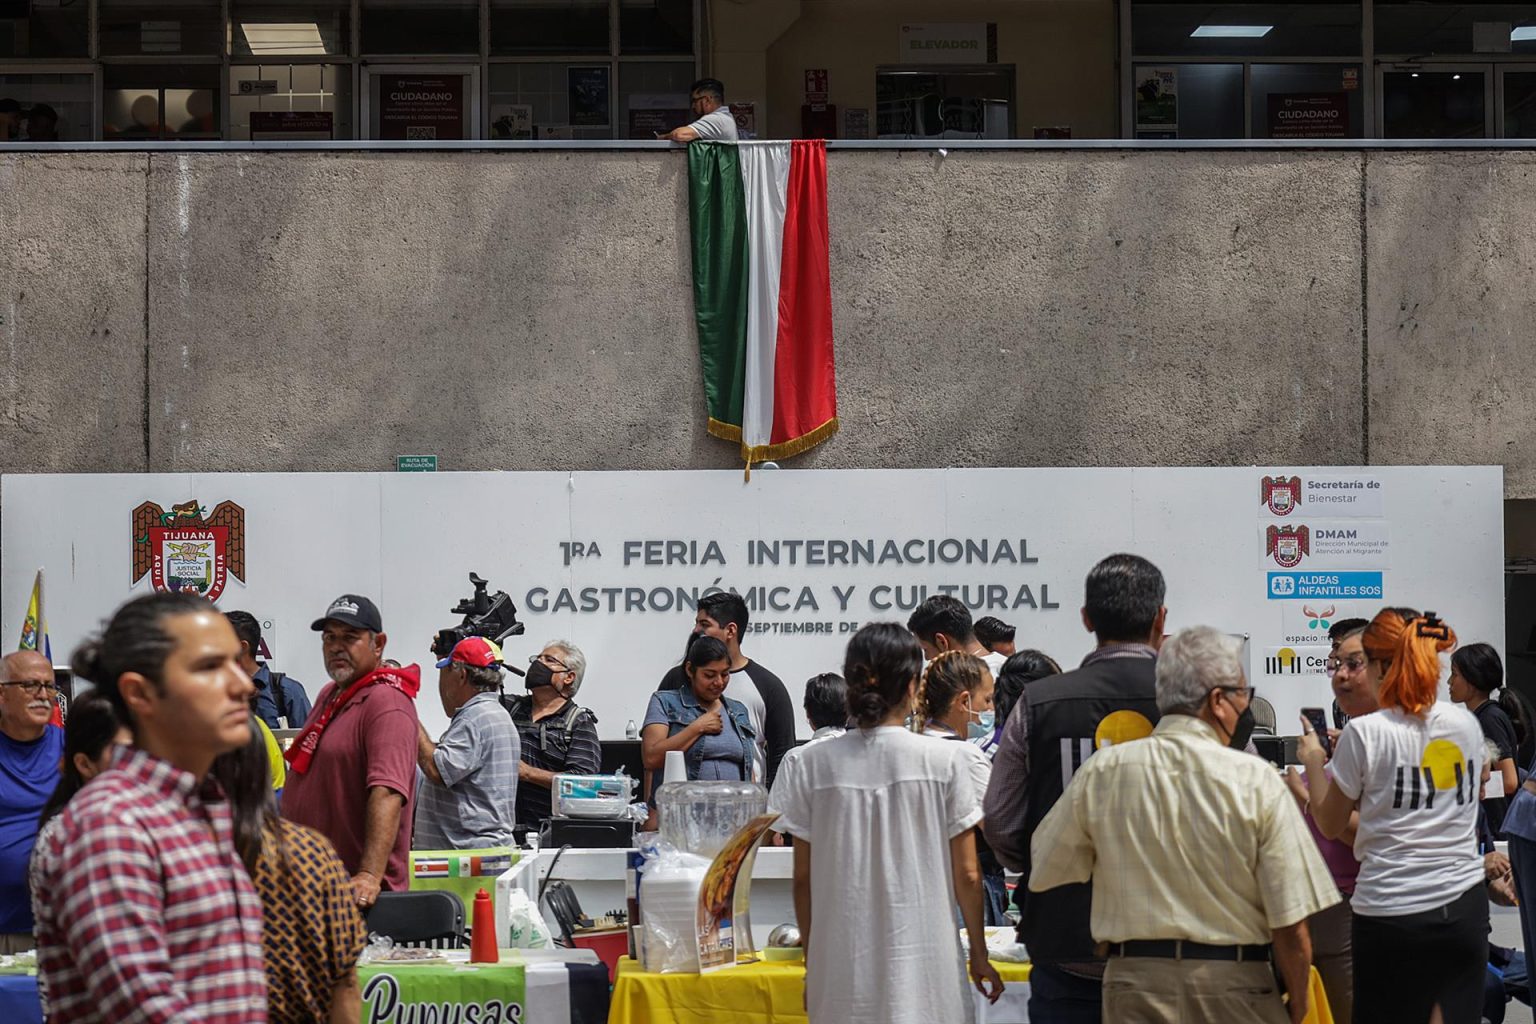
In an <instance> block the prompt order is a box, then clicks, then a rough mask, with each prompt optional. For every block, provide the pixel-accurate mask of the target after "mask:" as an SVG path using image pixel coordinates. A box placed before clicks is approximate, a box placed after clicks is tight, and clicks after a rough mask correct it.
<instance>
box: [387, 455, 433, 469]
mask: <svg viewBox="0 0 1536 1024" xmlns="http://www.w3.org/2000/svg"><path fill="white" fill-rule="evenodd" d="M395 470H396V471H397V472H400V473H436V472H437V456H436V455H396V456H395Z"/></svg>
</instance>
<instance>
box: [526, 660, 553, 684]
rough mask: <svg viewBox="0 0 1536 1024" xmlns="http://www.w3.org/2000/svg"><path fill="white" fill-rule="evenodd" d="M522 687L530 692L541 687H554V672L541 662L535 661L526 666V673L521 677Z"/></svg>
mask: <svg viewBox="0 0 1536 1024" xmlns="http://www.w3.org/2000/svg"><path fill="white" fill-rule="evenodd" d="M523 685H524V686H526V687H527V688H528V689H530V690H537V689H538V688H539V687H541V686H554V685H555V670H554V669H552V668H550V667H549V666H548V665H546V664H544V663H543V662H542V661H536V662H534V663H533V664H531V665H529V666H528V671H527V673H526V674H525V675H524V676H523Z"/></svg>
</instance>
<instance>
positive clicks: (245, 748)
mask: <svg viewBox="0 0 1536 1024" xmlns="http://www.w3.org/2000/svg"><path fill="white" fill-rule="evenodd" d="M1084 594H1085V597H1084V605H1083V609H1082V618H1083V624H1084V626H1085V627H1086V628H1087V629H1088V630H1089V631H1090V632H1091V633H1092V634H1093V635H1094V637H1095V638H1096V640H1097V645H1096V647H1095V649H1094V650H1093V652H1092V653H1091V654H1089V655H1088V657H1086V658H1085V659H1083V661H1082V663H1081V664H1080V665H1079V666H1077V667H1076V668H1073V669H1070V670H1068V671H1062V669H1061V667H1060V666H1059V665H1058V664H1057V663H1056V662H1055V661H1054V660H1052V659H1051V658H1050V657H1049V656H1048V655H1046V654H1045V653H1043V652H1041V651H1038V650H1033V649H1024V650H1019V649H1017V648H1016V646H1015V642H1014V630H1013V628H1012V627H1010V626H1008V625H1007V624H1005V623H1002V622H999V621H997V620H995V619H981V620H979V621H974V622H973V621H972V618H971V615H970V612H969V611H968V610H967V608H966V607H965V605H964V604H963V603H962V602H960V601H958V600H956V599H955V598H953V597H949V596H943V595H940V596H935V597H932V598H929V599H928V600H927V601H926V602H924V603H923V604H922V605H921V606H920V607H919V608H917V609H916V610H915V611H914V612H913V613H912V615H911V616H910V618H909V619H908V621H907V622H906V623H905V624H900V623H874V624H870V625H866V626H864V627H863V628H862V629H860V630H859V631H858V632H857V633H856V634H855V635H854V636H853V638H852V639H851V640H850V642H849V644H848V647H847V651H846V654H845V658H844V662H843V665H842V666H841V668H842V672H841V674H838V673H835V672H830V671H829V672H824V673H822V674H819V675H817V676H815V677H813V678H812V679H810V680H808V681H807V683H806V686H805V698H804V702H803V711H804V715H805V720H806V722H807V724H808V725H809V727H810V729H811V730H812V732H811V737H810V740H809V742H807V743H804V744H802V745H798V746H797V745H796V742H795V734H796V721H795V718H796V712H795V709H794V707H793V705H792V703H791V700H790V698H789V694H788V690H787V688H786V687H785V686H784V684H783V682H782V681H781V680H780V679H779V677H778V676H776V675H775V674H774V673H773V672H772V671H770V670H769V669H767V668H766V667H765V666H763V665H762V664H760V663H759V662H757V661H755V660H753V659H752V658H750V657H749V656H747V655H746V654H745V653H744V652H743V650H742V639H743V637H744V636H745V635H746V634H747V627H748V608H747V605H746V603H745V602H744V601H743V600H742V598H741V597H740V596H738V595H736V594H734V593H722V594H715V595H711V596H709V597H706V598H704V599H703V600H701V601H700V602H699V605H698V608H697V614H696V617H695V620H694V623H693V629H692V632H691V633H690V635H689V636H688V638H687V643H686V646H685V648H684V654H683V657H682V659H681V661H680V662H679V664H678V665H676V666H675V667H674V668H672V669H670V670H669V671H668V672H667V673H666V675H665V676H664V677H663V678H662V680H661V682H660V683H659V685H658V686H657V688H656V691H655V692H654V693H653V694H652V695H651V696H650V697H649V706H648V708H647V711H646V713H645V716H644V724H643V726H642V730H641V735H640V747H641V759H642V762H643V765H644V768H645V770H646V775H647V793H649V792H650V781H651V777H652V776H654V777H655V778H656V779H658V780H659V777H660V771H661V768H662V766H663V764H664V762H665V759H666V755H667V754H668V753H669V752H672V751H680V752H682V753H683V755H684V762H685V765H686V770H687V774H688V776H689V778H691V779H699V780H712V779H718V780H731V781H739V780H749V781H756V782H759V783H761V784H762V785H764V786H765V787H766V788H767V789H768V791H769V806H770V809H771V810H772V811H773V812H775V813H777V814H779V815H780V818H779V820H778V822H777V823H776V825H775V829H776V838H775V841H776V842H780V843H788V844H792V845H793V847H794V853H793V861H794V881H793V886H794V901H795V908H796V916H797V918H798V922H799V926H800V930H801V935H802V942H803V943H804V945H805V947H806V950H807V957H806V960H807V965H808V966H807V974H806V1005H807V1009H808V1011H809V1014H810V1018H811V1020H812V1021H834V1020H836V1021H839V1022H841V1021H845V1020H846V1021H869V1022H881V1024H887V1022H901V1021H912V1022H918V1021H922V1022H929V1021H966V1020H970V1019H971V1018H972V1017H973V1015H974V1009H973V1007H974V1002H973V999H972V996H971V993H970V989H971V988H972V986H974V987H975V988H976V989H977V990H978V991H980V992H981V993H982V994H983V995H984V996H986V997H987V998H990V999H993V1000H995V999H996V998H998V996H999V994H1000V993H1001V991H1002V981H1001V979H1000V978H999V976H998V973H997V971H996V969H995V968H994V967H993V966H992V964H991V963H990V961H989V957H988V950H987V943H986V936H985V928H986V927H987V926H988V925H992V926H997V925H1003V924H1008V923H1011V922H1012V921H1014V920H1015V919H1016V920H1017V931H1018V938H1019V940H1020V941H1021V942H1023V943H1024V944H1025V946H1026V947H1027V949H1028V951H1029V955H1030V959H1031V962H1032V973H1031V978H1030V997H1029V998H1030V1016H1031V1019H1032V1020H1037V1021H1042V1022H1047V1024H1049V1022H1056V1021H1060V1022H1069V1024H1076V1022H1080V1021H1081V1022H1087V1021H1100V1020H1103V1021H1112V1022H1121V1021H1124V1022H1131V1021H1136V1022H1140V1021H1168V1022H1181V1024H1182V1022H1206V1021H1209V1022H1212V1024H1216V1022H1222V1024H1226V1022H1235V1021H1272V1022H1275V1024H1281V1022H1285V1021H1290V1022H1297V1021H1300V1020H1302V1019H1303V1018H1304V1017H1305V1016H1306V1014H1307V1012H1308V1009H1309V1007H1310V1005H1311V1000H1312V998H1313V994H1314V993H1315V992H1317V991H1318V987H1317V986H1315V985H1314V984H1313V975H1312V968H1313V967H1315V968H1316V974H1317V977H1318V979H1320V985H1321V989H1322V990H1323V991H1325V992H1326V994H1327V998H1328V1002H1329V1005H1330V1007H1331V1008H1332V1011H1333V1014H1334V1018H1335V1019H1337V1020H1354V1021H1358V1022H1378V1021H1379V1022H1384V1024H1385V1022H1392V1024H1403V1022H1419V1021H1426V1022H1427V1021H1438V1022H1443V1024H1463V1022H1465V1024H1474V1022H1477V1021H1480V1020H1482V1019H1484V1018H1485V1017H1486V1018H1487V1019H1490V1020H1495V1021H1497V1020H1501V1019H1502V1015H1503V1012H1504V1004H1505V1000H1506V999H1507V998H1508V996H1509V994H1511V993H1515V994H1522V995H1524V997H1525V998H1527V999H1528V993H1527V992H1526V988H1525V981H1524V977H1525V969H1524V962H1525V961H1524V956H1523V955H1522V952H1521V951H1519V950H1512V949H1501V948H1499V947H1497V946H1491V945H1490V943H1489V912H1488V905H1489V902H1490V901H1493V902H1497V903H1502V904H1505V905H1515V904H1517V903H1518V904H1519V905H1520V906H1521V907H1522V914H1523V908H1524V907H1526V906H1530V905H1532V904H1530V903H1529V902H1528V901H1527V900H1525V899H1521V898H1520V897H1521V896H1523V895H1526V894H1527V893H1529V895H1530V896H1531V898H1532V899H1536V781H1529V782H1527V781H1524V777H1525V775H1526V774H1527V771H1526V770H1527V769H1528V768H1529V766H1530V748H1531V746H1532V745H1536V735H1533V734H1532V732H1533V730H1532V721H1531V716H1530V714H1529V713H1528V711H1527V710H1526V708H1525V705H1524V703H1523V702H1522V701H1521V700H1520V699H1518V698H1517V697H1515V695H1513V693H1512V692H1511V691H1510V690H1509V689H1508V688H1507V687H1505V686H1504V685H1503V683H1504V680H1503V669H1502V665H1501V664H1500V662H1499V659H1498V655H1497V653H1496V652H1495V651H1494V650H1493V648H1492V647H1490V646H1488V645H1487V644H1481V643H1474V644H1468V645H1466V646H1460V647H1458V646H1457V637H1456V633H1455V631H1454V630H1453V628H1452V627H1451V625H1450V624H1448V623H1446V622H1443V621H1441V620H1440V619H1439V618H1438V617H1437V616H1436V615H1435V614H1434V613H1433V612H1419V611H1417V610H1415V609H1409V608H1387V609H1383V610H1382V611H1381V612H1380V613H1379V614H1377V615H1376V616H1374V617H1373V618H1372V619H1370V620H1363V619H1362V620H1351V621H1346V622H1340V623H1336V624H1335V625H1334V628H1333V630H1332V632H1331V634H1330V639H1331V641H1332V644H1333V650H1332V654H1331V656H1330V658H1329V660H1328V671H1329V673H1330V678H1331V681H1332V685H1333V691H1334V695H1335V705H1334V709H1333V719H1334V725H1335V726H1336V728H1332V729H1326V730H1324V731H1322V732H1319V731H1318V730H1317V729H1315V728H1314V725H1313V723H1312V721H1311V720H1309V719H1307V718H1306V717H1305V716H1304V717H1303V720H1302V721H1301V723H1299V724H1300V728H1301V732H1302V736H1301V739H1300V741H1299V744H1298V759H1299V761H1300V765H1301V768H1302V770H1301V771H1298V770H1297V769H1296V768H1295V767H1292V768H1290V769H1288V770H1284V771H1282V770H1280V769H1279V768H1277V766H1276V765H1274V764H1272V763H1270V762H1269V761H1267V760H1264V759H1263V758H1261V757H1259V756H1258V755H1257V752H1256V750H1255V748H1254V746H1253V743H1252V736H1253V733H1254V729H1255V721H1256V719H1255V714H1254V700H1255V688H1254V686H1253V684H1252V682H1251V681H1250V680H1248V679H1247V678H1246V676H1245V669H1244V665H1243V654H1242V646H1241V643H1240V641H1238V640H1237V639H1235V638H1233V637H1231V636H1229V635H1226V634H1224V633H1222V632H1220V631H1217V630H1215V629H1212V628H1209V627H1204V626H1195V627H1191V628H1188V629H1184V630H1182V631H1180V632H1178V633H1177V634H1175V635H1172V636H1167V635H1165V629H1164V623H1165V621H1166V618H1167V610H1166V608H1165V607H1164V594H1165V584H1164V579H1163V576H1162V573H1161V572H1160V571H1159V570H1158V568H1157V567H1156V566H1154V565H1153V564H1152V563H1151V562H1149V561H1147V560H1146V559H1144V558H1141V557H1139V556H1135V555H1126V554H1121V555H1112V556H1110V557H1108V558H1106V559H1104V560H1103V561H1101V562H1099V563H1098V564H1097V565H1095V566H1094V567H1093V568H1092V570H1091V571H1090V572H1089V573H1088V576H1087V579H1086V583H1085V588H1084ZM312 627H313V629H314V631H315V632H316V633H318V634H319V641H320V645H321V649H322V652H323V658H324V664H325V667H326V670H327V673H328V675H329V677H330V678H329V680H328V681H327V682H326V684H325V685H324V686H323V687H322V688H321V689H320V690H319V692H318V693H316V694H315V698H314V701H313V704H311V703H310V701H309V696H308V693H307V691H306V690H305V688H304V687H303V685H302V684H300V683H299V682H298V681H297V680H294V679H292V678H291V677H286V676H284V675H282V674H281V673H278V672H275V671H273V670H272V669H271V668H270V667H269V666H267V665H265V664H261V663H259V662H258V660H257V657H256V655H257V653H258V652H259V651H260V650H261V649H262V637H261V633H260V628H259V624H258V622H257V620H256V619H255V618H254V617H253V616H251V615H249V614H246V613H244V612H230V613H228V614H224V613H220V612H219V611H217V610H216V609H215V608H214V607H213V606H212V605H211V604H209V603H208V602H207V601H205V600H203V599H201V598H199V597H195V596H190V595H187V594H172V593H156V594H151V595H147V596H145V597H141V598H138V599H135V600H133V601H130V602H129V603H127V604H125V605H124V606H122V607H121V608H120V609H118V611H117V612H116V613H115V614H114V615H113V616H112V618H111V619H110V621H108V622H107V623H106V624H105V627H104V628H103V630H102V632H101V633H100V634H99V635H98V636H96V637H93V638H92V639H91V640H89V641H87V642H86V643H85V644H83V645H82V646H81V647H80V648H79V649H78V650H77V651H76V652H75V655H74V657H73V659H72V662H71V669H72V671H73V673H74V675H75V676H76V677H77V678H78V679H80V680H83V681H87V682H89V683H90V684H92V686H93V689H92V690H90V691H89V692H87V693H85V694H83V695H81V696H79V697H77V698H76V699H75V700H74V701H73V703H72V705H71V707H70V709H69V715H68V718H67V722H66V725H65V726H64V727H63V728H60V727H58V726H57V725H53V724H50V720H51V718H52V716H53V713H54V710H55V702H54V699H53V697H54V692H55V681H54V675H53V668H52V666H51V665H50V664H49V662H48V659H46V658H45V657H43V656H42V655H39V654H37V653H36V652H29V651H22V652H16V653H13V654H10V655H7V656H6V657H5V658H3V659H0V780H3V783H4V785H3V789H0V952H16V951H20V950H25V949H30V948H33V947H34V946H35V947H36V949H37V950H38V965H39V970H40V976H41V980H42V982H43V990H44V995H45V1000H46V1005H47V1008H48V1012H49V1014H50V1019H53V1020H60V1021H64V1020H69V1021H103V1022H105V1021H121V1020H147V1021H194V1020H195V1021H201V1022H214V1024H218V1022H237V1021H238V1022H247V1021H262V1020H272V1021H324V1022H342V1021H356V1020H357V1019H358V1015H359V1010H360V1007H361V994H360V991H359V988H358V984H357V973H356V967H357V963H358V959H359V956H360V954H361V950H362V947H363V945H364V941H365V930H366V927H365V919H366V914H367V913H368V911H369V910H370V908H372V907H373V906H374V905H375V903H376V902H377V901H378V900H379V898H380V895H381V894H382V893H387V892H391V891H399V890H403V889H405V888H407V887H408V878H407V864H408V857H409V853H410V851H411V849H412V848H413V847H414V848H415V849H426V850H455V849H478V848H484V847H495V846H507V845H513V844H515V843H517V842H518V840H519V839H520V838H521V833H522V832H523V831H525V830H527V829H530V828H537V827H538V825H539V824H540V822H542V821H543V820H544V819H546V818H548V817H549V816H550V814H551V786H552V784H553V780H554V777H555V776H556V775H558V774H562V773H564V774H570V773H581V774H592V773H596V772H598V771H599V768H600V764H601V748H600V745H599V743H598V739H597V731H596V726H595V718H594V716H593V715H592V713H591V712H590V711H589V710H587V709H585V708H583V707H582V706H581V705H580V704H579V703H577V700H576V697H577V693H578V691H579V689H580V687H581V684H582V681H583V677H584V676H585V673H586V665H587V661H586V656H585V655H584V654H583V652H582V651H581V650H580V648H579V647H577V646H576V645H575V644H573V643H571V642H569V641H565V640H556V641H552V642H550V643H548V644H546V645H545V646H544V647H543V649H542V650H541V651H540V652H539V653H538V654H536V655H534V656H533V657H532V658H531V659H530V661H529V663H528V665H527V668H526V670H515V671H516V673H517V674H521V675H522V677H523V686H522V687H521V689H522V691H523V692H521V693H516V694H511V695H509V694H507V693H506V692H505V691H506V681H507V680H508V679H509V678H511V676H510V675H509V674H508V672H507V669H508V668H510V666H507V665H506V663H505V660H504V656H503V652H502V651H501V650H500V648H499V647H498V646H497V645H496V644H495V643H493V642H491V641H490V640H487V639H483V638H479V637H469V638H467V639H464V640H462V641H460V642H459V643H458V644H457V645H456V646H454V647H453V648H452V650H451V651H450V652H449V653H448V654H447V656H446V657H443V658H441V660H439V661H437V662H436V668H437V674H438V678H437V682H438V698H439V699H440V700H441V702H442V706H443V708H444V711H445V712H446V713H447V715H448V717H449V725H448V728H447V729H446V730H445V731H444V732H443V733H442V735H440V736H438V737H437V738H436V739H434V738H433V737H432V736H430V735H429V734H428V733H427V732H426V730H425V728H424V727H423V726H422V725H421V723H420V721H419V718H418V715H417V710H416V702H417V700H418V699H419V697H420V689H421V685H422V674H421V669H420V668H419V667H418V666H416V665H404V666H402V665H400V664H399V663H397V662H395V661H393V660H390V659H387V658H386V657H385V652H386V648H387V644H388V640H389V638H388V635H387V634H386V632H385V629H384V622H383V617H382V614H381V612H380V610H379V608H378V607H377V606H376V605H375V604H374V603H373V602H372V601H371V600H369V599H368V598H366V597H364V596H361V595H355V594H346V595H342V596H341V597H339V598H337V599H336V600H335V601H333V602H332V603H331V604H330V605H329V606H328V607H327V608H326V609H325V610H324V612H323V613H322V614H321V615H320V617H319V618H317V619H316V620H315V621H314V622H313V624H312ZM1445 655H1449V659H1448V660H1449V668H1450V684H1449V697H1450V699H1449V700H1445V699H1440V698H1439V693H1440V685H1441V678H1442V659H1443V656H1445ZM1318 724H1319V725H1321V724H1322V723H1321V722H1319V723H1318ZM283 729H292V730H296V731H297V732H296V735H295V736H294V737H293V740H292V743H291V745H290V746H289V747H288V749H287V750H286V751H284V750H283V748H282V746H281V745H280V744H279V743H278V742H277V740H276V739H275V738H274V732H275V731H281V730H283ZM1494 778H1496V779H1497V781H1496V782H1494V784H1493V786H1492V789H1491V791H1490V790H1489V789H1488V788H1487V787H1488V784H1489V782H1490V780H1491V779H1494ZM81 794H85V797H82V796H81ZM1496 836H1503V837H1507V838H1508V840H1509V855H1508V856H1506V855H1504V854H1503V853H1500V852H1498V851H1497V850H1496V849H1495V848H1494V838H1495V837H1496ZM1008 872H1014V873H1017V875H1018V879H1019V880H1018V883H1017V885H1016V886H1015V887H1014V888H1013V889H1012V890H1011V891H1010V887H1009V886H1008V884H1007V877H1008V875H1007V873H1008ZM949 922H954V926H951V925H950V924H949ZM1522 926H1523V928H1524V930H1525V945H1526V948H1527V950H1528V949H1529V946H1530V941H1531V927H1530V925H1529V923H1527V922H1526V921H1525V920H1524V918H1523V916H1522ZM962 934H963V946H962V942H961V936H962Z"/></svg>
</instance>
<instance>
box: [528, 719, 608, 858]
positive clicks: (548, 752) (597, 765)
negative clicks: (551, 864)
mask: <svg viewBox="0 0 1536 1024" xmlns="http://www.w3.org/2000/svg"><path fill="white" fill-rule="evenodd" d="M504 703H505V706H506V708H507V710H508V711H509V712H510V713H511V715H512V724H513V725H515V726H517V733H518V737H519V739H520V740H521V741H522V748H521V751H520V753H521V756H522V761H523V763H524V764H526V765H528V766H529V767H530V768H540V769H543V770H544V771H547V772H554V773H556V774H557V775H558V774H560V773H566V774H570V775H596V774H597V773H598V772H600V771H602V768H603V748H602V745H601V744H600V743H598V741H597V725H596V724H595V723H596V722H597V716H595V715H594V714H592V712H591V711H589V710H588V709H586V708H582V709H581V710H580V711H578V712H577V713H576V717H575V720H574V722H573V724H572V728H571V743H570V746H569V747H567V746H566V745H565V728H564V722H565V712H566V706H567V705H566V704H561V705H559V707H558V708H557V709H556V710H555V711H554V712H553V713H551V714H548V715H545V716H544V717H543V718H540V719H539V720H538V721H534V720H533V699H532V698H530V697H526V696H522V695H519V696H516V697H512V698H509V699H508V700H507V701H505V702H504ZM553 802H554V801H553V794H552V792H551V790H550V788H549V787H548V786H540V785H538V784H536V783H532V782H524V783H522V784H521V785H519V786H518V787H517V823H518V824H519V825H523V826H526V827H528V828H538V827H539V822H541V821H543V820H544V819H545V818H548V817H550V816H551V815H552V814H553V813H554V812H553Z"/></svg>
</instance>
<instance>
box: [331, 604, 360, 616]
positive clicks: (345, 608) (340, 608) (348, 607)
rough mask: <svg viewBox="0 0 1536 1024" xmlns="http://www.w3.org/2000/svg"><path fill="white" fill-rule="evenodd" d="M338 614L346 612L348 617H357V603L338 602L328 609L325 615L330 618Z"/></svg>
mask: <svg viewBox="0 0 1536 1024" xmlns="http://www.w3.org/2000/svg"><path fill="white" fill-rule="evenodd" d="M337 612H345V613H346V614H348V615H356V614H357V602H356V601H337V602H336V603H335V604H333V605H331V606H330V607H329V608H328V609H326V612H325V614H326V615H328V616H330V615H335V614H336V613H337Z"/></svg>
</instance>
